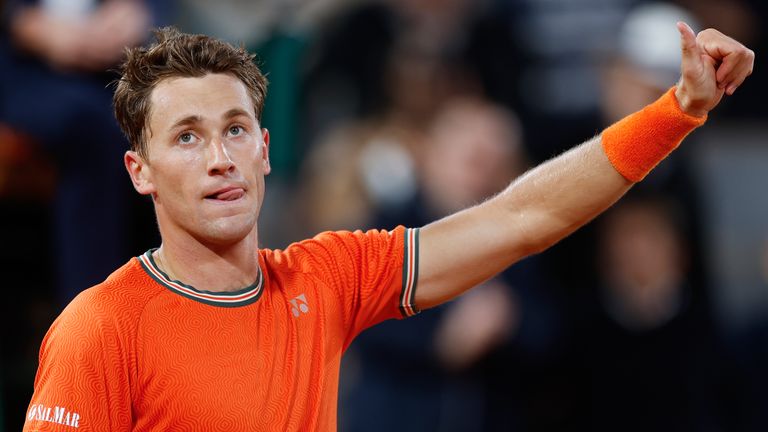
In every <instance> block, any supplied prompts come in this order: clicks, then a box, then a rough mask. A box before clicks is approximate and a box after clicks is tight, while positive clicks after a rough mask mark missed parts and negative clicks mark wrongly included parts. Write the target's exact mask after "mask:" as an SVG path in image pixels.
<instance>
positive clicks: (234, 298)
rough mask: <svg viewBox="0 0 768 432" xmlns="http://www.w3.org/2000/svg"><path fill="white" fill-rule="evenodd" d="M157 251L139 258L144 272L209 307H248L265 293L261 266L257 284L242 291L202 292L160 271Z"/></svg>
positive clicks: (148, 252)
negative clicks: (153, 255)
mask: <svg viewBox="0 0 768 432" xmlns="http://www.w3.org/2000/svg"><path fill="white" fill-rule="evenodd" d="M155 250H157V249H150V250H148V251H146V252H145V253H144V254H143V255H141V256H139V257H137V258H138V260H139V262H140V263H141V266H142V267H143V268H144V271H146V272H147V274H148V275H149V276H150V277H151V278H152V279H154V280H155V281H157V282H158V283H159V284H160V285H162V286H164V287H165V288H167V289H169V290H170V291H172V292H174V293H176V294H179V295H181V296H184V297H186V298H189V299H192V300H195V301H199V302H200V303H205V304H207V305H213V306H222V307H237V306H246V305H249V304H251V303H254V302H255V301H256V300H258V299H259V297H261V293H262V292H263V289H262V287H263V285H264V276H263V272H262V271H261V266H259V274H258V275H257V276H256V282H254V283H253V284H252V285H250V286H247V287H245V288H243V289H241V290H238V291H232V292H212V291H201V290H198V289H197V288H195V287H193V286H191V285H187V284H185V283H183V282H179V281H177V280H173V279H171V278H170V277H168V275H167V274H166V273H165V272H164V271H162V270H160V267H158V266H157V263H156V262H155V259H154V258H152V252H154V251H155Z"/></svg>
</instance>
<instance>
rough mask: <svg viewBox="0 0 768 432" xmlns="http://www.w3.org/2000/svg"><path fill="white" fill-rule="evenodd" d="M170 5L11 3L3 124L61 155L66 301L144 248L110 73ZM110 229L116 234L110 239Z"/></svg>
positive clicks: (132, 0)
mask: <svg viewBox="0 0 768 432" xmlns="http://www.w3.org/2000/svg"><path fill="white" fill-rule="evenodd" d="M166 8H167V5H166V2H164V1H162V0H154V1H139V0H110V1H104V2H96V1H87V0H84V1H56V0H45V1H39V2H38V1H11V2H8V4H7V5H6V11H5V16H6V17H8V22H7V25H8V35H7V39H6V38H5V37H4V38H3V41H2V45H1V46H0V62H2V69H3V76H4V78H3V80H2V84H0V85H1V86H2V88H0V123H2V124H4V125H6V126H7V127H10V128H11V129H13V130H15V131H18V132H22V133H25V134H26V135H28V136H29V137H31V138H32V139H33V140H34V141H35V142H37V143H39V144H40V145H41V146H42V147H43V148H44V149H45V150H46V151H48V152H49V153H50V154H51V155H52V156H53V158H54V159H55V161H56V163H57V167H58V184H57V187H56V192H55V196H54V204H53V207H54V209H53V212H54V218H53V221H54V236H55V240H56V241H55V243H54V244H55V253H54V256H55V262H56V272H57V275H58V277H57V282H56V289H57V293H58V300H59V302H60V304H61V305H64V304H66V303H67V302H68V301H69V300H70V299H72V298H73V297H74V296H75V295H76V294H77V293H78V292H80V291H81V290H83V289H85V288H87V287H89V286H91V285H93V284H95V283H97V282H98V281H100V280H103V279H104V277H106V276H107V275H108V274H109V272H111V271H112V269H114V268H115V267H116V266H117V265H119V264H120V263H121V262H123V261H124V260H125V259H126V258H127V257H130V256H131V254H134V253H135V251H134V250H132V248H130V243H129V239H130V238H131V236H130V231H131V225H130V224H129V221H130V218H129V217H127V216H128V215H130V214H131V212H132V211H133V210H132V208H131V206H130V205H129V202H130V201H129V199H130V198H129V197H130V196H132V195H129V193H130V191H129V188H130V185H129V182H127V181H126V177H125V174H124V172H123V168H122V154H123V152H124V151H125V150H126V149H127V143H126V141H125V139H124V138H123V136H122V133H121V132H120V130H119V128H118V127H117V124H116V122H115V120H114V118H113V115H112V110H111V93H112V91H111V89H110V88H108V87H107V85H108V83H109V82H110V81H111V80H112V79H114V76H112V75H111V74H110V73H108V71H107V69H109V68H111V67H113V66H115V65H116V64H117V63H118V62H119V61H120V59H121V57H122V55H123V47H125V46H126V45H134V44H138V43H141V42H143V41H144V39H145V38H146V37H147V35H148V31H149V28H150V26H152V25H156V24H158V23H160V22H162V18H163V16H164V15H165V14H167V13H166ZM104 233H110V238H109V241H108V242H105V241H104Z"/></svg>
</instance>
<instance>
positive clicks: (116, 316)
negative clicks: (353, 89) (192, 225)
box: [24, 227, 418, 431]
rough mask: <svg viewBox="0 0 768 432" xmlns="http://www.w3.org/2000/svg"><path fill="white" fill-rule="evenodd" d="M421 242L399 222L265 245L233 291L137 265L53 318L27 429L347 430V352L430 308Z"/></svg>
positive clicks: (147, 259)
mask: <svg viewBox="0 0 768 432" xmlns="http://www.w3.org/2000/svg"><path fill="white" fill-rule="evenodd" d="M417 241H418V231H417V230H407V229H405V228H402V227H399V228H397V229H395V230H394V231H391V232H386V231H369V232H367V233H363V232H360V231H357V232H355V233H349V232H334V233H330V232H329V233H323V234H320V235H318V236H317V237H315V238H314V239H312V240H307V241H304V242H301V243H296V244H293V245H291V246H289V247H288V248H287V249H286V250H284V251H279V250H276V251H272V250H260V251H259V263H260V267H261V274H260V275H259V277H258V279H257V281H255V283H254V284H253V285H252V286H250V287H247V288H245V289H244V290H241V291H238V292H234V293H211V292H205V291H201V290H198V289H195V288H194V287H190V286H188V285H184V284H183V283H181V282H178V281H172V280H170V279H168V277H167V275H165V274H164V273H163V272H162V271H161V270H160V269H159V268H157V266H156V265H155V263H154V261H153V260H152V259H151V254H149V253H148V254H145V255H143V256H141V257H138V258H135V259H132V260H131V261H130V262H128V263H127V264H126V265H124V266H123V267H122V268H120V269H119V270H117V271H116V272H115V273H113V274H112V275H111V276H110V277H109V278H108V279H107V280H106V281H105V282H103V283H101V284H99V285H97V286H95V287H93V288H91V289H88V290H86V291H85V292H83V293H82V294H81V295H79V296H78V297H77V298H76V299H75V300H74V301H73V302H72V303H71V304H70V305H69V306H68V307H67V308H66V309H65V310H64V312H63V313H62V314H61V316H59V318H58V319H57V320H56V321H55V322H54V324H53V325H52V326H51V329H50V330H49V332H48V334H47V335H46V337H45V339H44V340H43V344H42V347H41V350H40V367H39V369H38V372H37V377H36V379H35V392H34V395H33V397H32V402H31V405H30V409H29V411H28V413H27V421H26V423H25V426H24V430H25V431H74V430H87V431H107V430H113V431H118V430H119V431H149V430H173V431H185V430H205V431H256V430H280V431H298V430H336V412H337V389H338V377H339V363H340V360H341V355H342V353H343V351H344V350H345V349H346V347H347V346H348V345H349V344H350V343H351V341H352V340H353V339H354V337H355V336H356V335H357V334H358V333H360V332H361V331H362V330H363V329H364V328H366V327H368V326H370V325H373V324H375V323H377V322H380V321H383V320H385V319H388V318H393V317H398V316H403V315H408V314H412V313H416V312H417V310H416V308H415V305H413V304H412V301H413V295H414V292H415V288H416V287H415V275H416V274H417V273H416V271H417V262H416V259H417V257H418V251H417V250H416V249H415V248H416V247H417V246H416V245H417ZM408 257H411V260H410V262H409V258H408ZM201 288H202V287H201Z"/></svg>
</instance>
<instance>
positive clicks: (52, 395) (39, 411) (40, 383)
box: [24, 291, 131, 432]
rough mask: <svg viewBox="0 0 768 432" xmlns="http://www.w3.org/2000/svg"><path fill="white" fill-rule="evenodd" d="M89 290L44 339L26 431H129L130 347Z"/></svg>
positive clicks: (54, 324) (74, 303)
mask: <svg viewBox="0 0 768 432" xmlns="http://www.w3.org/2000/svg"><path fill="white" fill-rule="evenodd" d="M89 294H90V293H88V292H87V291H86V292H84V293H83V294H81V295H80V296H79V297H77V298H76V299H75V300H74V301H73V302H72V303H71V304H70V305H69V306H68V307H67V308H66V309H65V310H64V312H62V314H61V315H60V316H59V317H58V318H57V319H56V321H55V322H54V323H53V325H52V326H51V328H50V330H49V331H48V333H47V334H46V336H45V338H44V339H43V343H42V346H41V348H40V365H39V367H38V370H37V376H36V377H35V389H34V394H33V396H32V401H31V402H30V406H29V410H28V411H27V416H26V420H25V423H24V431H69V432H74V431H105V430H110V431H123V430H124V431H128V430H130V428H131V392H130V388H129V382H130V380H129V375H130V373H129V368H128V367H127V362H126V361H125V360H124V359H125V358H126V352H127V351H128V349H127V347H126V346H125V344H124V343H122V342H121V340H120V338H119V337H118V332H117V329H116V328H115V326H114V324H113V323H114V321H113V320H112V319H111V318H110V316H109V314H108V313H106V311H104V310H103V309H102V308H100V307H99V306H98V305H94V304H93V302H91V300H93V296H91V295H89Z"/></svg>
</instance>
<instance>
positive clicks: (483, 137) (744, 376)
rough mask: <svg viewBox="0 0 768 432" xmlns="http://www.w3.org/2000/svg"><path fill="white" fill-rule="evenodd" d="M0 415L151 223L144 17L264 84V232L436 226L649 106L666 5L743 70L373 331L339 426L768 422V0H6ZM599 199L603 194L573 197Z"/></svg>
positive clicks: (666, 83) (517, 427)
mask: <svg viewBox="0 0 768 432" xmlns="http://www.w3.org/2000/svg"><path fill="white" fill-rule="evenodd" d="M0 7H1V8H2V21H1V24H0V25H1V26H2V28H1V33H0V244H1V245H2V248H0V272H1V273H2V289H3V292H4V293H5V294H6V299H5V300H3V301H2V302H0V304H1V305H2V309H1V310H0V319H2V323H1V324H0V353H1V356H0V430H8V431H11V430H20V428H21V425H22V423H23V420H24V416H25V413H26V409H27V406H28V404H29V399H30V397H31V394H32V385H33V381H34V375H35V371H36V368H37V353H38V349H39V346H40V342H41V340H42V337H43V335H44V334H45V332H46V330H47V329H48V327H49V326H50V324H51V322H52V321H53V319H54V318H55V317H56V316H57V315H58V313H59V312H60V311H61V309H62V308H63V307H64V305H66V303H67V302H68V301H69V300H71V298H72V297H74V296H75V295H76V294H77V293H78V292H79V291H81V290H82V289H84V288H86V287H88V286H91V285H93V284H95V283H98V282H100V281H101V280H103V279H104V278H105V277H106V276H107V275H108V274H109V273H110V272H111V271H112V270H114V269H116V268H117V267H118V266H120V265H121V264H123V263H124V262H125V261H127V260H128V259H130V257H132V256H137V255H139V254H141V253H143V252H144V251H145V250H147V249H149V248H150V247H154V246H157V245H158V244H159V238H158V235H157V232H156V227H155V223H154V215H153V211H152V207H151V203H150V202H149V201H148V200H145V199H143V198H141V197H139V196H138V195H137V194H136V193H134V192H133V191H132V189H131V187H130V182H129V179H128V176H127V175H126V174H125V172H124V168H123V167H122V160H121V159H122V154H123V152H124V151H125V150H126V149H127V143H126V142H125V140H124V138H123V136H122V134H121V133H120V131H119V129H118V128H117V126H116V123H115V121H114V119H113V117H112V111H111V106H110V104H111V92H112V88H111V87H110V85H109V83H110V82H111V81H112V80H114V79H115V78H116V75H115V74H114V73H112V72H109V71H110V70H111V69H113V68H114V67H115V65H116V64H118V63H119V61H120V59H121V56H122V49H123V47H124V46H127V45H137V44H142V43H145V42H146V41H147V40H148V39H149V37H150V29H151V28H152V27H155V26H159V25H176V26H178V27H179V28H181V29H182V30H184V31H187V32H200V33H206V34H210V35H214V36H217V37H220V38H223V39H226V40H228V41H231V42H233V43H243V44H244V45H245V46H247V47H248V48H249V49H250V50H252V51H254V52H256V53H257V54H258V61H259V64H260V65H261V67H262V69H263V70H264V71H265V72H266V73H267V74H268V78H269V80H270V89H269V96H268V98H267V104H266V111H265V114H264V118H263V125H264V126H265V127H267V128H269V129H270V131H271V137H272V146H271V152H272V154H271V158H272V165H273V173H272V174H271V175H270V176H269V177H268V179H267V189H268V193H267V197H266V204H265V208H264V210H263V213H262V217H261V221H260V223H261V226H260V234H261V236H262V238H261V241H262V246H263V247H268V248H282V247H285V246H286V245H288V244H289V243H290V242H292V241H296V240H300V239H303V238H306V237H307V236H311V235H313V234H315V233H317V232H319V231H321V230H326V229H358V228H361V229H365V228H371V227H377V228H386V229H389V228H392V227H394V226H396V225H399V224H403V225H407V226H421V225H423V224H425V223H428V222H429V221H432V220H434V219H436V218H439V217H442V216H444V215H446V214H449V213H451V212H453V211H456V210H457V209H460V208H463V207H465V206H468V205H472V204H474V203H478V202H481V201H482V200H484V199H485V198H487V197H488V196H490V195H492V194H494V193H495V192H497V191H499V190H500V189H501V188H503V187H504V186H505V185H506V184H507V183H508V182H509V181H510V180H512V179H513V178H515V177H516V176H518V175H520V174H521V173H523V172H524V171H525V170H526V169H528V168H529V167H531V166H533V165H536V164H538V163H540V162H542V161H544V160H546V159H548V158H550V157H552V156H554V155H557V154H558V153H560V152H562V151H563V150H565V149H567V148H569V147H571V146H573V145H575V144H578V143H580V142H582V141H584V140H586V139H589V138H591V137H592V136H594V135H595V134H596V133H598V132H599V131H600V130H602V128H604V127H606V126H607V125H609V124H611V123H612V122H614V121H616V120H617V119H619V118H621V117H622V116H624V115H626V114H629V113H631V112H633V111H635V110H637V109H639V108H641V107H642V106H644V105H646V104H648V103H650V102H652V101H653V100H655V99H656V98H657V97H659V96H660V95H661V94H662V93H663V92H664V91H665V90H666V89H668V88H669V87H670V86H672V85H673V84H674V83H675V82H676V80H677V77H678V70H679V69H678V68H679V52H678V51H679V36H678V34H677V31H676V29H675V22H676V21H678V20H681V19H682V20H685V21H686V22H688V23H690V24H691V25H692V26H693V27H694V29H696V30H702V29H704V28H707V27H715V28H717V29H719V30H721V31H723V32H724V33H726V34H728V35H730V36H732V37H734V38H736V39H737V40H739V41H741V42H743V43H744V44H746V45H747V46H749V47H750V48H752V49H754V51H755V52H756V53H757V59H758V61H757V64H756V67H755V73H754V75H753V76H752V77H751V78H750V79H749V80H748V81H747V82H746V84H745V85H744V86H743V87H742V88H740V89H739V91H738V92H737V94H736V95H735V97H733V98H726V99H725V100H724V101H723V103H722V104H721V106H719V107H718V109H717V110H716V111H715V113H713V114H712V115H711V116H710V118H709V121H708V123H707V125H706V126H705V127H704V128H702V129H700V130H697V131H696V132H694V133H693V134H692V135H691V136H690V137H689V138H688V139H687V140H686V142H685V144H684V145H683V146H682V147H681V148H680V149H679V150H678V151H677V152H676V153H675V154H674V155H673V156H672V157H670V158H669V159H667V160H666V161H664V162H663V163H662V164H661V165H660V166H659V167H658V168H657V169H656V170H655V171H654V172H653V173H652V174H651V175H650V176H649V177H648V178H647V179H646V180H645V181H644V182H643V183H641V184H639V185H637V186H636V187H635V188H634V189H633V190H632V191H631V192H630V193H629V195H628V196H627V197H626V198H625V199H623V200H622V201H621V202H620V203H619V204H618V205H616V206H615V207H614V208H612V209H610V210H609V211H608V212H607V213H605V214H604V215H603V216H601V217H599V218H598V219H596V220H595V221H593V222H592V223H590V224H589V225H588V226H586V227H585V228H584V229H582V230H580V231H579V232H578V233H576V234H574V235H573V236H571V237H569V238H568V239H566V240H565V241H563V242H562V243H560V244H558V245H557V246H555V247H553V248H552V249H550V250H549V251H547V252H545V253H543V254H540V255H538V256H534V257H530V258H528V259H526V260H524V261H522V262H520V263H518V264H517V265H515V266H513V267H512V268H510V269H509V270H508V271H506V272H504V273H503V274H501V275H499V276H498V277H497V278H496V279H493V280H491V281H489V282H487V283H485V284H484V285H482V286H480V287H477V288H476V289H474V290H472V291H471V292H470V293H468V294H467V295H465V296H463V297H462V298H460V299H458V300H455V301H453V302H451V303H449V304H446V305H443V306H441V307H438V308H436V309H433V310H428V311H425V312H423V313H422V314H420V315H419V316H417V317H415V318H413V319H409V320H405V321H391V322H386V323H383V324H381V325H379V326H377V327H375V328H373V329H370V330H368V331H366V332H365V333H363V334H362V335H361V336H360V337H359V338H358V340H357V341H356V342H355V343H354V344H353V345H352V346H351V347H350V349H349V351H348V353H347V354H346V356H345V358H344V363H343V370H342V380H341V384H340V395H339V400H340V404H339V427H340V430H343V431H377V430H381V431H391V430H399V431H410V430H413V431H417V430H418V431H423V430H429V431H496V430H499V431H501V430H503V431H549V430H563V429H566V428H567V429H569V430H572V429H580V430H598V431H603V430H605V431H608V430H610V431H615V430H621V431H635V430H637V431H640V430H643V431H647V430H654V431H758V430H760V431H764V430H765V429H766V427H768V368H767V367H766V366H765V365H766V364H768V194H766V193H765V189H766V186H768V145H767V144H768V143H767V142H766V138H767V137H768V123H767V122H766V120H767V119H768V105H766V102H765V96H766V95H767V94H768V93H766V86H768V76H766V73H765V71H764V70H763V68H762V65H761V61H762V56H761V54H763V53H764V52H765V48H766V42H767V41H768V38H767V35H766V34H765V27H766V26H765V24H766V19H767V18H768V6H766V5H765V2H761V1H758V0H679V1H675V2H669V3H659V2H650V1H639V0H378V1H374V0H219V1H217V2H210V1H206V0H176V1H173V2H171V1H164V0H105V1H98V0H41V1H14V0H0ZM584 193H589V191H584Z"/></svg>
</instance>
